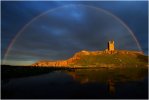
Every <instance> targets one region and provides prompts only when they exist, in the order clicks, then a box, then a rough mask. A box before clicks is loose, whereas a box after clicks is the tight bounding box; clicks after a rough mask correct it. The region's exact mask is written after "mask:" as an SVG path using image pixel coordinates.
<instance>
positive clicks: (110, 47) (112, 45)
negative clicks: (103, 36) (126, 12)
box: [108, 41, 114, 51]
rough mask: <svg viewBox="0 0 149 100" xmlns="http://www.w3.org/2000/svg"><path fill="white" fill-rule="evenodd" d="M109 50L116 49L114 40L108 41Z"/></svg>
mask: <svg viewBox="0 0 149 100" xmlns="http://www.w3.org/2000/svg"><path fill="white" fill-rule="evenodd" d="M108 51H114V41H109V42H108Z"/></svg>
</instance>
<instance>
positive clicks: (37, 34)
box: [1, 1, 148, 65]
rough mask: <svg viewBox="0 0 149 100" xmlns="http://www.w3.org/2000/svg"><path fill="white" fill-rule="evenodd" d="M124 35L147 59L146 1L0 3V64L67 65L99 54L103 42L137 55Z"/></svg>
mask: <svg viewBox="0 0 149 100" xmlns="http://www.w3.org/2000/svg"><path fill="white" fill-rule="evenodd" d="M43 13H44V14H43ZM115 16H116V17H115ZM119 20H120V21H119ZM121 21H122V22H121ZM123 22H124V23H123ZM127 27H128V28H129V29H128V28H127ZM130 31H132V32H133V34H134V36H135V38H136V39H137V40H138V42H139V44H140V46H141V48H142V50H143V52H144V53H145V54H146V55H147V52H148V2H147V1H2V2H1V44H2V45H1V53H2V54H1V59H2V61H3V60H4V58H5V64H9V65H30V64H32V63H34V62H36V61H38V60H61V59H68V58H70V57H72V56H73V54H74V53H75V52H79V51H81V50H90V51H96V50H104V49H106V48H107V42H108V41H109V40H114V41H115V47H116V49H118V50H119V49H127V50H139V48H138V46H137V43H136V41H135V40H134V37H133V36H132V34H131V32H130ZM18 33H19V34H20V35H19V36H18V38H16V39H14V38H15V36H16V35H17V34H18ZM14 40H15V41H14ZM12 41H14V43H13V44H12ZM10 45H11V46H10ZM7 51H9V52H7ZM4 56H6V57H4Z"/></svg>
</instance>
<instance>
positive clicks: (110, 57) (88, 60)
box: [32, 50, 148, 67]
mask: <svg viewBox="0 0 149 100" xmlns="http://www.w3.org/2000/svg"><path fill="white" fill-rule="evenodd" d="M147 64H148V57H147V56H145V55H143V53H142V52H138V51H128V50H114V51H113V52H110V51H85V50H83V51H80V52H77V53H76V54H74V56H73V57H72V58H70V59H68V60H60V61H38V62H37V63H35V64H33V65H32V66H40V67H42V66H44V67H46V66H47V67H115V66H136V67H137V66H147Z"/></svg>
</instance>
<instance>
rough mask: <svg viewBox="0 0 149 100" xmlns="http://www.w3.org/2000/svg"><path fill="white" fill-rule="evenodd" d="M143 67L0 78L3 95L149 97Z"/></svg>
mask: <svg viewBox="0 0 149 100" xmlns="http://www.w3.org/2000/svg"><path fill="white" fill-rule="evenodd" d="M147 76H148V75H147V71H146V70H144V69H135V70H134V69H105V68H100V69H76V70H72V71H66V70H65V71H64V70H63V71H62V70H59V71H54V72H49V73H47V74H42V75H37V76H30V77H24V78H14V79H7V80H3V81H2V98H19V99H28V98H29V99H37V98H40V99H44V98H46V99H48V98H57V99H60V98H63V99H66V98H72V99H73V98H84V99H86V98H107V99H108V98H125V99H131V98H133V99H137V98H148V77H147Z"/></svg>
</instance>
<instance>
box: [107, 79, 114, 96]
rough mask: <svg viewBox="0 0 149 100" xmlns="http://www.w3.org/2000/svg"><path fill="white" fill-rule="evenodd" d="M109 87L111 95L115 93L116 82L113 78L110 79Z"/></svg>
mask: <svg viewBox="0 0 149 100" xmlns="http://www.w3.org/2000/svg"><path fill="white" fill-rule="evenodd" d="M108 88H109V93H110V94H111V95H114V94H115V84H114V81H113V80H112V79H109V80H108Z"/></svg>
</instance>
